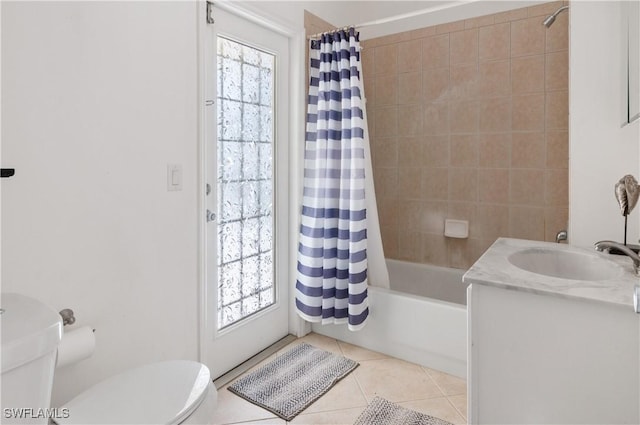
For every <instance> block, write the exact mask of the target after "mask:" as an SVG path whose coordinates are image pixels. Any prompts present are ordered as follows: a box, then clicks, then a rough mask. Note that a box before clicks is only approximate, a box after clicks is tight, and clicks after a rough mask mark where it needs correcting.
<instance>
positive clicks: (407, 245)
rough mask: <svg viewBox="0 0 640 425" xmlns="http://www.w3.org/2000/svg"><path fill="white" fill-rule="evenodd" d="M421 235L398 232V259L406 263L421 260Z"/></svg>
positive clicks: (401, 230) (407, 231)
mask: <svg viewBox="0 0 640 425" xmlns="http://www.w3.org/2000/svg"><path fill="white" fill-rule="evenodd" d="M423 246H424V244H423V242H422V235H421V234H420V233H418V232H415V231H411V230H403V229H400V230H399V231H398V258H399V259H401V260H406V261H420V260H422V257H423V255H422V249H423Z"/></svg>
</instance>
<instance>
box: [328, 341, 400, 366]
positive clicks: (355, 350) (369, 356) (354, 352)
mask: <svg viewBox="0 0 640 425" xmlns="http://www.w3.org/2000/svg"><path fill="white" fill-rule="evenodd" d="M338 345H339V346H340V348H341V349H342V354H343V355H344V356H345V357H348V358H350V359H351V360H355V361H357V362H359V361H362V360H378V359H388V358H389V356H387V355H386V354H382V353H378V352H377V351H371V350H367V349H366V348H362V347H358V346H357V345H352V344H349V343H348V342H343V341H338Z"/></svg>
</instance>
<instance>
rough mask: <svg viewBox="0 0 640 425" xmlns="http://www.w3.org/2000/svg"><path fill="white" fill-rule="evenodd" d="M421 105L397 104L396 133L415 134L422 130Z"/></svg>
mask: <svg viewBox="0 0 640 425" xmlns="http://www.w3.org/2000/svg"><path fill="white" fill-rule="evenodd" d="M422 116H423V114H422V105H400V106H398V134H399V135H400V136H417V135H419V134H420V133H421V131H422Z"/></svg>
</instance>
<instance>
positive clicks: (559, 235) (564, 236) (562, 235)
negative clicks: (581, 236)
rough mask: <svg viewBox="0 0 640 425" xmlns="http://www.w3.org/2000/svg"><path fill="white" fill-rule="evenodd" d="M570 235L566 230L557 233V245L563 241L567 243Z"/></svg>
mask: <svg viewBox="0 0 640 425" xmlns="http://www.w3.org/2000/svg"><path fill="white" fill-rule="evenodd" d="M568 236H569V235H568V233H567V231H566V230H560V231H559V232H558V233H556V243H560V242H562V241H566V240H567V239H568Z"/></svg>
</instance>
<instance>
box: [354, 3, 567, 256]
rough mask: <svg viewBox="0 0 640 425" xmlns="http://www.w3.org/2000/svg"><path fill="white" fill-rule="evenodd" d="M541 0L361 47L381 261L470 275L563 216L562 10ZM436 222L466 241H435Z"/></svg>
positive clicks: (440, 237) (547, 232)
mask: <svg viewBox="0 0 640 425" xmlns="http://www.w3.org/2000/svg"><path fill="white" fill-rule="evenodd" d="M564 4H565V3H564V2H553V3H545V4H541V5H538V6H535V7H528V8H521V9H516V10H512V11H508V12H503V13H499V14H494V15H488V16H482V17H478V18H474V19H470V20H464V21H458V22H453V23H448V24H443V25H437V26H433V27H428V28H424V29H419V30H415V31H408V32H404V33H400V34H394V35H390V36H385V37H380V38H376V39H370V40H366V41H364V42H363V43H362V44H363V47H364V50H363V53H362V61H363V75H364V85H365V94H366V97H367V111H368V112H367V113H368V117H369V132H370V135H371V146H372V156H373V164H374V180H375V185H376V195H377V198H378V209H379V214H380V220H381V227H382V238H383V244H384V249H385V255H386V256H387V258H396V259H401V260H408V261H414V262H424V263H430V264H435V265H441V266H448V267H455V268H468V267H469V266H470V265H471V264H473V262H474V261H475V260H476V259H477V258H478V257H479V256H480V255H481V254H482V253H483V252H484V250H486V248H488V247H489V245H491V244H492V243H493V242H494V241H495V239H496V238H497V237H500V236H507V237H516V238H524V239H534V240H548V241H553V240H555V235H556V233H557V232H558V231H559V230H561V229H565V228H566V226H567V216H568V172H567V168H568V152H567V151H568V131H567V129H568V40H567V39H568V14H567V12H563V13H562V14H560V15H559V16H558V18H557V20H556V22H555V23H554V24H553V26H552V27H551V28H549V29H545V28H544V26H543V25H542V20H543V19H544V17H545V16H546V15H548V14H550V13H552V12H553V11H555V10H556V9H557V8H558V7H560V6H562V5H564ZM446 218H452V219H463V220H468V221H469V238H468V239H450V238H445V236H444V222H445V219H446Z"/></svg>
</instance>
